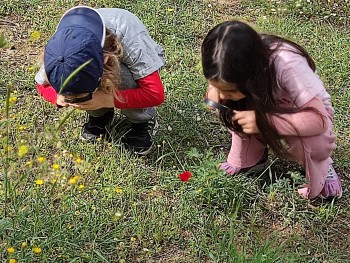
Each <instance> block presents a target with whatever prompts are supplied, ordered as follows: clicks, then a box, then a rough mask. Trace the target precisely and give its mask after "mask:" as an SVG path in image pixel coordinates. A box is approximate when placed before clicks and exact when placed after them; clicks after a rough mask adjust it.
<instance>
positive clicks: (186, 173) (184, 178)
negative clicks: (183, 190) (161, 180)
mask: <svg viewBox="0 0 350 263" xmlns="http://www.w3.org/2000/svg"><path fill="white" fill-rule="evenodd" d="M191 175H192V174H191V172H189V171H184V172H183V173H181V174H180V175H179V177H180V180H181V181H183V182H187V181H188V180H189V179H190V177H191Z"/></svg>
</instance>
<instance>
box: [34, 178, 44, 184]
mask: <svg viewBox="0 0 350 263" xmlns="http://www.w3.org/2000/svg"><path fill="white" fill-rule="evenodd" d="M35 184H37V185H42V184H44V181H43V180H42V179H38V180H36V181H35Z"/></svg>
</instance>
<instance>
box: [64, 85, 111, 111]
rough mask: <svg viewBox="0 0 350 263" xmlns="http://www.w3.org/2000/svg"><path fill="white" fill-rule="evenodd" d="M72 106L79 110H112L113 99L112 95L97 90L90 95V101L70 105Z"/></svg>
mask: <svg viewBox="0 0 350 263" xmlns="http://www.w3.org/2000/svg"><path fill="white" fill-rule="evenodd" d="M69 106H72V107H74V108H76V109H79V110H97V109H101V108H114V97H113V94H112V93H104V92H103V91H100V90H97V91H96V92H94V93H93V94H92V99H91V100H89V101H85V102H82V103H70V104H69Z"/></svg>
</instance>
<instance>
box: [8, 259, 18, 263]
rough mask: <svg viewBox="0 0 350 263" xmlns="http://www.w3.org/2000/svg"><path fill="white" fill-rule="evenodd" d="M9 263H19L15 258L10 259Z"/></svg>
mask: <svg viewBox="0 0 350 263" xmlns="http://www.w3.org/2000/svg"><path fill="white" fill-rule="evenodd" d="M9 263H17V260H16V259H14V258H10V260H9Z"/></svg>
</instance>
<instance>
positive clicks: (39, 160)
mask: <svg viewBox="0 0 350 263" xmlns="http://www.w3.org/2000/svg"><path fill="white" fill-rule="evenodd" d="M36 160H37V161H38V162H39V163H42V162H44V161H45V160H46V158H45V157H38V159H36Z"/></svg>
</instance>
